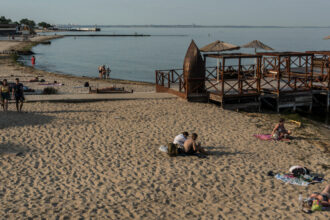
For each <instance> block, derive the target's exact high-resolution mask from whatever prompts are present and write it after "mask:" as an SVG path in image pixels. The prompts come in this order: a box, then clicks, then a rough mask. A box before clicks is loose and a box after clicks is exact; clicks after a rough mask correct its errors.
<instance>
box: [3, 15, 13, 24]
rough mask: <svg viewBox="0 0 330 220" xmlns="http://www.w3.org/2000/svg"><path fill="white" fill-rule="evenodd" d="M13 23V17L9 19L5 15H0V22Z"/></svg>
mask: <svg viewBox="0 0 330 220" xmlns="http://www.w3.org/2000/svg"><path fill="white" fill-rule="evenodd" d="M11 23H12V21H11V19H9V18H8V19H7V18H6V17H5V16H1V17H0V24H11Z"/></svg>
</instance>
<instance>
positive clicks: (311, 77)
mask: <svg viewBox="0 0 330 220" xmlns="http://www.w3.org/2000/svg"><path fill="white" fill-rule="evenodd" d="M313 66H314V55H312V56H311V72H310V82H309V83H310V86H309V87H310V89H311V90H312V89H313V81H314V79H313V75H314V67H313Z"/></svg>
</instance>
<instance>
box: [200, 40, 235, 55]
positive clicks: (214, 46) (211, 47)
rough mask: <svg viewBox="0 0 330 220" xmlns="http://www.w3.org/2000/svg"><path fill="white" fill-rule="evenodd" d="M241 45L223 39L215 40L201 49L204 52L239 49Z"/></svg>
mask: <svg viewBox="0 0 330 220" xmlns="http://www.w3.org/2000/svg"><path fill="white" fill-rule="evenodd" d="M238 49H239V46H236V45H234V44H230V43H226V42H223V41H219V40H217V41H214V42H213V43H210V44H208V45H206V46H204V47H202V48H201V49H200V51H202V52H221V51H225V50H238Z"/></svg>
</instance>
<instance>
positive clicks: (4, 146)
mask: <svg viewBox="0 0 330 220" xmlns="http://www.w3.org/2000/svg"><path fill="white" fill-rule="evenodd" d="M29 151H31V149H29V148H27V147H24V146H20V145H16V144H13V143H10V142H8V143H0V155H4V154H13V155H16V156H24V154H26V153H27V152H29Z"/></svg>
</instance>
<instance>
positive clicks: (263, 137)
mask: <svg viewBox="0 0 330 220" xmlns="http://www.w3.org/2000/svg"><path fill="white" fill-rule="evenodd" d="M253 136H254V137H256V138H258V139H260V140H263V141H270V140H274V141H276V140H275V139H273V137H272V135H271V134H254V135H253ZM277 141H290V139H287V138H281V139H279V140H277Z"/></svg>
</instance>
